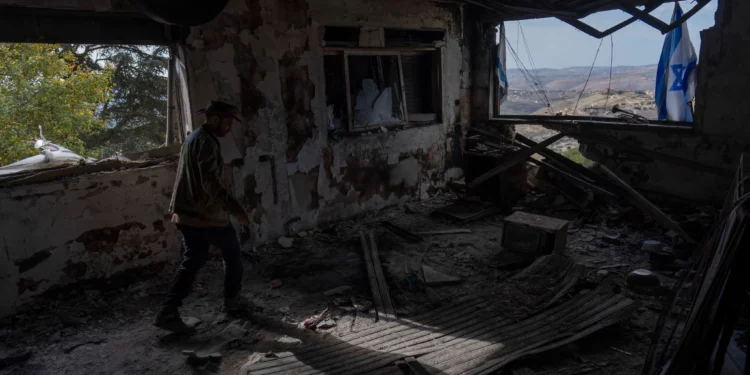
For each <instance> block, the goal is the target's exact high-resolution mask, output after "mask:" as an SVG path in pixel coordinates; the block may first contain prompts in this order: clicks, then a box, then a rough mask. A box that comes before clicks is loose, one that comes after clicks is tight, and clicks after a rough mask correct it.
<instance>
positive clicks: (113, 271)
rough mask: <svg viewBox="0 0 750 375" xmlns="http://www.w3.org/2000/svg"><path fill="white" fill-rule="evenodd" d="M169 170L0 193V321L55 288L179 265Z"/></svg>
mask: <svg viewBox="0 0 750 375" xmlns="http://www.w3.org/2000/svg"><path fill="white" fill-rule="evenodd" d="M174 173H175V166H174V164H169V165H163V166H158V167H152V168H143V169H134V170H127V171H117V172H112V173H99V174H94V175H88V176H81V177H77V178H73V179H69V180H65V181H56V182H50V183H43V184H34V185H28V186H19V187H12V188H4V189H0V207H2V209H1V210H0V228H2V229H0V245H1V246H2V247H3V251H2V252H0V296H2V298H0V316H4V315H7V314H9V313H11V312H12V311H13V310H14V309H15V308H16V307H17V306H18V305H19V304H22V303H25V302H27V301H29V300H30V299H31V297H33V296H35V295H38V294H40V293H42V292H44V291H47V290H49V289H50V288H52V287H54V286H64V285H67V284H72V283H76V282H80V281H85V280H96V279H100V278H107V277H110V276H113V275H117V274H118V273H121V272H124V271H127V270H130V269H134V268H139V267H143V266H147V265H152V264H155V263H159V262H174V261H177V260H178V259H179V255H180V251H179V249H180V246H179V236H178V234H177V233H176V230H175V227H174V225H172V224H171V223H170V218H169V217H168V216H167V214H166V212H167V210H168V205H169V196H170V194H171V192H172V188H173V184H174Z"/></svg>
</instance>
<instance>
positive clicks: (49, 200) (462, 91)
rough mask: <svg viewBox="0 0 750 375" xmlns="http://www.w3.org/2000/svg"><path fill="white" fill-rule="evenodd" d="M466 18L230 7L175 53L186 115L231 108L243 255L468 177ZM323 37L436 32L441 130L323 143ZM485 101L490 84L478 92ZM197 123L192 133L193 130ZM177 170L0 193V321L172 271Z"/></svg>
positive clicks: (287, 1)
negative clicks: (180, 60)
mask: <svg viewBox="0 0 750 375" xmlns="http://www.w3.org/2000/svg"><path fill="white" fill-rule="evenodd" d="M471 17H472V16H470V15H467V13H466V12H464V6H463V5H461V4H457V3H434V2H428V1H408V2H404V1H399V0H387V1H376V0H352V1H348V2H346V3H341V2H339V1H334V0H232V1H230V3H229V5H228V6H227V7H226V9H225V10H224V11H223V12H222V13H221V14H220V15H219V16H218V17H217V18H216V19H215V20H214V21H212V22H210V23H208V24H205V25H202V26H200V27H194V28H192V30H191V34H190V36H189V38H188V39H187V41H186V44H185V45H184V46H181V51H182V52H184V53H185V65H186V69H187V73H188V78H189V80H188V81H189V82H188V83H189V90H190V101H191V105H192V106H193V108H194V109H198V108H200V107H202V106H203V105H205V103H206V102H207V101H208V100H213V99H217V98H218V99H220V100H224V101H227V102H230V103H233V104H236V105H237V106H238V107H239V108H240V110H241V114H242V117H243V118H244V119H245V122H244V124H242V125H236V126H235V127H234V129H233V131H232V133H231V134H230V135H229V136H227V137H224V138H223V139H221V143H222V149H223V152H224V157H225V160H226V161H227V165H226V167H225V169H226V173H225V175H226V177H227V179H228V181H227V183H228V186H229V187H230V189H232V190H233V191H234V193H235V195H236V196H237V197H238V198H239V199H240V200H241V202H242V204H243V206H244V207H245V209H246V210H247V211H248V213H249V214H250V216H251V221H252V222H253V226H252V232H253V233H252V234H251V236H249V238H243V239H242V241H243V243H242V244H243V246H244V247H245V248H251V247H253V246H255V245H258V244H262V243H266V242H269V241H273V240H275V239H276V238H277V237H279V236H282V235H287V234H289V232H292V233H293V232H295V231H299V230H304V229H306V228H310V227H313V226H316V225H320V224H324V223H327V222H331V221H336V220H341V219H345V218H347V217H351V216H353V215H357V214H360V213H363V212H366V211H370V210H377V209H380V208H382V207H385V206H387V205H392V204H396V203H398V202H402V201H405V200H409V199H414V198H423V197H426V196H427V195H428V194H430V193H432V192H435V191H436V189H439V188H441V187H442V186H444V184H445V183H446V182H447V181H449V180H450V179H452V178H459V177H461V176H462V175H463V171H462V164H461V162H460V160H459V158H458V155H460V151H461V147H462V146H461V144H462V142H463V136H462V135H463V134H464V133H465V131H466V130H467V129H468V127H469V124H470V121H471V120H472V115H471V110H472V106H471V96H472V91H471V86H472V77H471V69H472V68H473V63H472V59H471V57H470V56H471V50H472V48H473V46H472V44H471V43H470V38H471V35H473V31H471V30H470V29H471V28H474V29H477V30H480V29H481V28H476V27H471V28H470V27H468V26H465V25H467V24H473V22H472V21H470V20H471V19H472V18H471ZM323 26H350V27H351V26H354V27H366V28H369V29H378V28H381V27H388V28H398V29H413V30H419V29H429V30H435V29H439V30H444V31H445V40H444V43H441V44H442V47H440V49H439V53H440V57H441V59H440V60H441V69H440V74H441V76H442V80H441V85H440V87H441V91H440V100H439V102H440V104H439V106H440V112H441V117H440V118H441V121H440V122H439V123H435V124H432V125H423V126H416V127H411V128H407V129H391V130H388V131H387V132H381V131H373V132H370V133H364V134H349V135H345V136H343V137H340V138H337V139H329V135H328V129H327V115H326V98H325V92H326V90H325V70H324V69H325V67H324V64H323V62H324V49H323V47H322V40H321V38H322V33H321V32H320V31H321V30H322V29H321V27H323ZM482 87H483V88H486V87H487V85H486V84H484V85H482ZM202 121H203V119H202V118H199V117H196V118H195V119H194V121H193V123H194V124H201V123H202ZM174 169H175V168H174V165H169V166H160V167H155V168H149V169H141V170H128V171H119V172H116V173H106V174H96V175H89V176H81V177H77V178H74V179H70V180H66V181H56V182H49V183H43V184H36V185H29V186H22V187H13V188H6V189H2V190H0V204H2V212H1V213H0V228H3V231H2V240H3V242H2V245H3V247H4V248H5V251H4V252H3V253H2V255H0V257H2V263H1V264H0V291H1V293H2V296H3V297H4V298H3V301H2V306H0V316H3V315H6V314H7V313H9V312H11V311H12V310H13V309H14V308H15V307H16V306H18V305H19V304H20V303H24V302H26V301H29V300H30V298H31V297H33V296H35V295H38V294H40V293H42V292H44V291H46V290H49V289H50V288H52V287H54V286H58V285H67V284H70V283H74V282H79V281H86V280H95V279H98V278H104V277H109V276H112V275H115V274H117V273H120V272H123V271H126V270H129V269H133V268H137V267H143V266H147V265H151V264H154V263H159V262H164V261H176V260H178V259H179V251H178V249H179V235H178V233H176V230H175V228H174V226H173V225H171V224H170V223H169V218H168V216H167V210H168V202H169V195H170V193H171V190H172V185H173V181H174V173H175V171H174Z"/></svg>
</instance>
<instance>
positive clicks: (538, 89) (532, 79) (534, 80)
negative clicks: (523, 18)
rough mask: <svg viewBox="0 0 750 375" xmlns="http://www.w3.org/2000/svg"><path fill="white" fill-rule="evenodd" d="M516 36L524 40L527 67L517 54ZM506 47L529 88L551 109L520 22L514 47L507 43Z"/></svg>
mask: <svg viewBox="0 0 750 375" xmlns="http://www.w3.org/2000/svg"><path fill="white" fill-rule="evenodd" d="M518 37H521V38H523V42H524V48H526V55H527V56H528V61H529V66H530V67H531V69H529V67H527V66H526V65H525V64H524V63H523V62H522V61H521V57H520V56H519V54H518V51H517V50H518V48H520V47H519V43H518ZM508 47H509V48H510V51H511V56H512V57H513V59H514V61H515V62H516V65H517V66H518V67H519V69H520V70H521V73H522V74H523V76H524V80H526V83H527V84H528V85H529V87H531V90H532V91H533V92H534V94H536V96H537V97H538V98H539V100H540V101H541V102H542V103H544V104H545V106H546V107H547V108H548V111H553V109H552V103H551V101H550V100H549V98H548V97H547V93H546V91H545V90H544V89H543V85H542V80H541V77H540V75H539V72H538V71H537V69H536V64H535V62H534V58H533V56H532V55H531V50H530V49H529V44H528V41H527V40H526V35H525V34H524V32H523V26H521V23H520V22H518V34H517V35H516V49H513V46H511V45H510V44H509V43H508Z"/></svg>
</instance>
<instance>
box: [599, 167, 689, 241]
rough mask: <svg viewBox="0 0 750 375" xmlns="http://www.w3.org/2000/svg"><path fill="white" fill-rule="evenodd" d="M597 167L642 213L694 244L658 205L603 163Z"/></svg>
mask: <svg viewBox="0 0 750 375" xmlns="http://www.w3.org/2000/svg"><path fill="white" fill-rule="evenodd" d="M599 168H600V170H601V171H602V172H604V174H605V175H606V176H607V177H609V178H610V179H611V180H612V181H613V182H614V183H616V184H617V185H619V186H620V187H621V188H623V189H624V190H625V192H626V193H627V194H628V195H629V198H630V201H631V203H632V204H633V205H634V206H636V207H638V208H639V209H640V210H641V211H643V212H644V213H646V214H648V215H650V216H651V217H653V218H654V220H656V222H658V223H659V224H661V225H662V226H663V227H664V228H666V229H671V230H673V231H675V232H677V233H678V234H679V235H680V236H682V238H684V239H685V241H687V242H689V243H691V244H695V243H696V241H695V239H693V237H691V236H690V235H689V234H688V233H687V232H685V230H683V229H682V227H680V224H678V223H677V222H676V221H674V220H672V219H671V218H670V217H669V216H667V215H666V214H665V213H664V212H662V211H661V210H660V209H659V207H656V206H654V204H653V203H651V201H649V200H648V199H646V198H645V197H644V196H642V195H641V194H640V193H638V191H636V190H635V189H633V187H631V186H630V185H628V183H627V182H625V181H623V180H622V179H620V177H618V176H617V175H616V174H615V173H614V172H612V171H611V170H609V169H608V168H607V167H605V166H604V165H601V164H600V165H599Z"/></svg>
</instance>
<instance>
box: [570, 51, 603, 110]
mask: <svg viewBox="0 0 750 375" xmlns="http://www.w3.org/2000/svg"><path fill="white" fill-rule="evenodd" d="M602 42H604V39H599V47H598V48H597V49H596V54H595V55H594V61H593V62H592V63H591V70H589V76H588V77H586V83H584V84H583V88H582V89H581V93H580V94H579V95H578V100H576V106H575V108H573V116H575V115H576V111H577V110H578V103H580V102H581V98H582V97H583V92H584V91H586V86H588V85H589V79H591V73H593V72H594V65H596V58H597V57H599V50H600V49H601V48H602Z"/></svg>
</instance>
